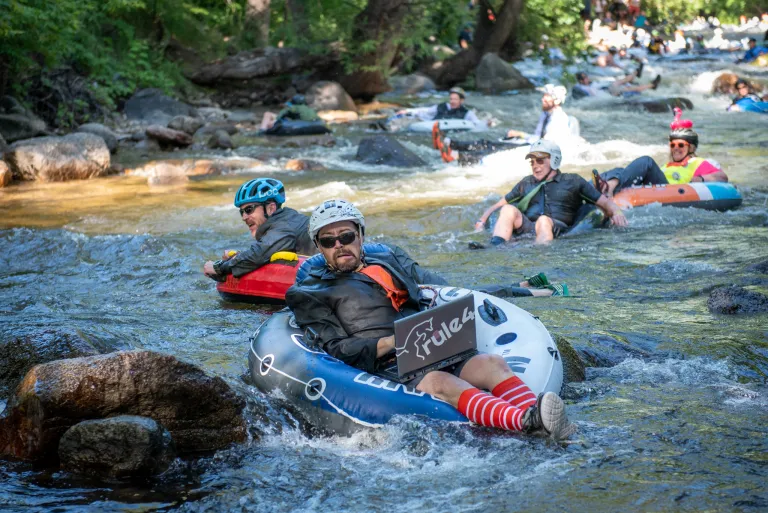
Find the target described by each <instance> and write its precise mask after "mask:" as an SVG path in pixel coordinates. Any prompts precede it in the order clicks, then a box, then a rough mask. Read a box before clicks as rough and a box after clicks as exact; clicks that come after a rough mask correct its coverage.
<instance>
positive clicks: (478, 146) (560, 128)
mask: <svg viewBox="0 0 768 513" xmlns="http://www.w3.org/2000/svg"><path fill="white" fill-rule="evenodd" d="M566 94H567V91H566V89H565V87H563V86H555V85H552V84H547V85H546V86H544V95H543V96H542V97H541V115H540V116H539V122H538V123H537V125H536V129H535V130H534V131H533V133H532V134H526V133H525V132H520V131H518V130H509V131H508V132H507V136H506V138H507V139H509V140H510V141H509V142H510V143H511V144H512V145H518V146H522V145H526V144H531V143H534V142H536V141H538V140H540V139H546V140H548V141H561V142H562V141H564V140H568V139H570V138H573V132H572V130H571V126H570V121H569V119H568V114H566V113H565V111H564V110H563V108H562V104H563V102H565V96H566ZM434 140H435V141H437V142H436V147H437V149H439V150H440V154H441V156H442V158H443V161H445V162H452V161H454V160H456V159H460V158H461V156H462V152H463V153H464V156H463V158H461V160H460V161H459V162H460V163H473V162H475V161H477V160H479V159H480V158H482V157H484V156H485V155H488V154H491V153H495V152H497V151H502V150H508V149H510V147H511V146H510V144H509V143H499V142H492V141H487V140H479V141H471V142H462V141H454V140H452V139H450V138H447V137H446V138H445V139H442V137H441V136H439V137H436V138H434ZM441 140H442V142H441V143H440V142H439V141H441Z"/></svg>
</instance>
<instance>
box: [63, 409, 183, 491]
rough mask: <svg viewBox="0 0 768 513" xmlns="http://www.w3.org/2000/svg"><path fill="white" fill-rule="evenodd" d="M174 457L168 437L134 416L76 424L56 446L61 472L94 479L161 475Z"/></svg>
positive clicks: (146, 419)
mask: <svg viewBox="0 0 768 513" xmlns="http://www.w3.org/2000/svg"><path fill="white" fill-rule="evenodd" d="M175 457H176V454H175V450H174V446H173V440H172V439H171V434H170V433H169V432H168V431H167V430H166V429H165V428H163V426H161V425H160V424H158V423H157V422H155V421H154V420H152V419H150V418H147V417H139V416H135V415H121V416H119V417H111V418H108V419H97V420H86V421H83V422H80V423H79V424H75V425H74V426H72V427H71V428H69V429H68V430H67V431H66V433H64V435H63V436H62V437H61V441H60V442H59V461H60V462H61V468H63V469H65V470H68V471H70V472H76V473H80V474H88V475H92V476H96V477H110V478H124V477H144V476H153V475H157V474H161V473H163V472H165V471H166V470H167V469H168V467H169V466H170V464H171V463H172V462H173V460H174V458H175Z"/></svg>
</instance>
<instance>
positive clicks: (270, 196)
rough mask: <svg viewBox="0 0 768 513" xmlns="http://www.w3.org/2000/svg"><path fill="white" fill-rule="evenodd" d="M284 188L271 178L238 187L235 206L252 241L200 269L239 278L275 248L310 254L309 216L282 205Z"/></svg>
mask: <svg viewBox="0 0 768 513" xmlns="http://www.w3.org/2000/svg"><path fill="white" fill-rule="evenodd" d="M283 203H285V187H284V186H283V184H282V182H280V180H275V179H274V178H256V179H254V180H249V181H247V182H245V183H244V184H243V185H241V186H240V189H238V191H237V194H236V195H235V206H236V207H238V208H239V209H240V217H241V218H242V219H243V222H244V223H245V224H246V225H247V226H248V229H249V230H250V232H251V236H252V237H253V238H254V239H256V240H255V242H254V243H253V244H252V245H251V247H250V248H248V249H247V250H245V251H239V252H235V251H226V252H225V253H224V258H223V259H222V260H217V261H216V262H213V261H210V260H209V261H208V262H206V263H205V265H204V266H203V272H204V273H205V275H206V276H208V277H209V278H212V279H214V280H218V281H221V280H224V279H225V278H226V276H227V275H228V274H232V275H234V276H235V277H240V276H242V275H244V274H246V273H249V272H251V271H254V270H256V269H258V268H259V267H261V266H262V265H264V264H267V263H269V261H270V258H271V257H272V255H274V254H275V253H277V252H279V251H292V252H294V253H299V254H302V255H313V254H315V253H317V248H316V247H315V245H314V244H313V243H312V241H311V240H310V238H309V234H308V232H307V227H308V225H309V218H308V217H307V216H305V215H303V214H300V213H299V212H296V211H295V210H293V209H292V208H286V207H283V206H282V205H283Z"/></svg>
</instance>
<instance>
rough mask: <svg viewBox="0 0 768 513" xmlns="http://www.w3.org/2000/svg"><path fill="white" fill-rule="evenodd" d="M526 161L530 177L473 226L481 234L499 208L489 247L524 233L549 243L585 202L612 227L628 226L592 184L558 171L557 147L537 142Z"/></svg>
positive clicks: (570, 225) (559, 158)
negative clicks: (528, 164)
mask: <svg viewBox="0 0 768 513" xmlns="http://www.w3.org/2000/svg"><path fill="white" fill-rule="evenodd" d="M525 158H527V159H530V161H531V175H530V176H527V177H525V178H523V179H522V180H521V181H520V182H519V183H518V184H517V185H515V186H514V187H513V188H512V190H511V191H510V192H509V193H507V195H506V196H504V197H503V198H502V199H500V200H499V201H498V202H497V203H496V204H494V205H493V206H491V207H490V208H489V209H488V210H486V211H485V212H483V215H482V216H480V219H478V221H477V223H475V229H476V230H477V231H482V230H483V229H484V228H485V223H486V222H487V221H488V218H489V217H490V216H491V214H492V213H493V212H495V211H496V210H499V209H501V212H499V219H498V221H496V226H495V228H494V230H493V238H492V239H491V244H493V245H499V244H503V243H505V242H507V241H509V240H510V239H511V238H512V236H513V235H524V234H526V233H532V234H535V235H536V243H537V244H545V243H548V242H551V241H552V240H553V239H554V238H555V237H557V236H558V235H561V234H563V233H565V232H567V231H568V230H569V229H570V228H571V227H572V226H573V223H574V220H575V217H576V212H577V211H578V210H579V208H581V206H582V204H583V202H584V201H587V202H589V203H594V204H595V205H597V206H598V207H599V208H600V209H601V210H603V212H605V214H606V216H608V217H609V218H610V219H611V223H612V224H614V225H616V226H627V218H626V217H624V214H623V213H622V211H621V209H620V208H619V207H618V206H617V205H616V204H615V203H614V202H613V201H611V200H610V199H608V198H607V197H606V196H604V195H602V194H601V193H600V192H599V191H598V190H597V189H595V187H594V186H593V185H592V184H591V183H589V182H587V181H586V180H585V179H584V178H582V177H581V176H579V175H577V174H573V173H561V172H560V163H561V161H562V159H563V157H562V154H561V153H560V147H559V146H558V145H557V144H555V143H554V142H552V141H546V140H543V139H542V140H540V141H537V142H535V143H534V144H532V145H531V150H530V152H529V153H528V155H526V156H525Z"/></svg>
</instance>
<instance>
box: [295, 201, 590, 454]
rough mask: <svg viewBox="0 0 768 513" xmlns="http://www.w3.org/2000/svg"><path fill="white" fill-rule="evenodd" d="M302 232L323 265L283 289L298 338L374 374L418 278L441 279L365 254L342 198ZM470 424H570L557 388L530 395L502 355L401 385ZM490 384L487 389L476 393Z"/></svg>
mask: <svg viewBox="0 0 768 513" xmlns="http://www.w3.org/2000/svg"><path fill="white" fill-rule="evenodd" d="M309 234H310V237H311V238H312V240H313V241H314V242H315V244H317V246H318V248H319V250H320V252H321V253H322V254H323V256H324V257H325V262H326V264H325V265H323V266H320V267H314V268H311V269H310V270H309V272H308V275H307V277H306V278H304V279H303V280H302V281H300V282H297V283H295V284H294V285H293V286H292V287H291V288H290V289H288V292H287V293H286V297H285V299H286V303H287V304H288V307H289V308H290V309H291V310H292V311H293V313H294V315H295V317H296V322H298V324H299V326H301V327H302V328H303V329H304V330H305V331H306V336H305V340H308V341H310V342H311V343H312V344H314V345H316V346H318V347H320V348H322V349H323V350H324V351H326V352H327V353H328V354H330V355H331V356H333V357H335V358H338V359H340V360H342V361H343V362H345V363H347V364H348V365H351V366H353V367H356V368H358V369H361V370H364V371H366V372H371V373H375V372H376V370H377V369H379V368H381V366H382V365H383V364H384V362H390V361H391V359H392V357H393V355H394V352H395V338H394V322H395V320H397V319H400V318H403V317H406V316H408V315H412V314H414V313H416V312H418V311H419V310H420V307H421V304H420V299H419V290H420V289H419V285H420V284H427V283H431V284H441V283H444V280H442V278H441V277H439V276H437V275H435V274H433V273H430V272H429V271H426V270H424V269H422V268H421V267H419V265H418V264H417V263H416V262H414V261H413V260H412V259H411V258H410V257H408V255H407V254H405V253H404V252H403V251H402V250H399V249H393V251H392V252H391V253H377V254H376V255H374V256H366V255H365V253H364V251H363V237H364V236H365V218H364V217H363V214H362V213H361V212H360V211H359V210H358V209H357V208H356V207H355V206H354V205H352V204H351V203H349V202H347V201H344V200H330V201H325V202H323V203H322V204H321V205H320V206H319V207H317V208H316V209H315V211H314V212H313V213H312V217H311V218H310V222H309ZM407 384H408V385H409V386H414V387H416V389H418V390H420V391H422V392H425V393H428V394H431V395H433V396H435V397H437V398H438V399H440V400H442V401H445V402H447V403H449V404H450V405H452V406H453V407H454V408H456V409H458V410H459V412H461V414H462V415H464V416H466V417H467V418H468V419H469V420H471V421H472V422H475V423H477V424H480V425H483V426H488V427H496V428H502V429H507V430H510V431H523V432H527V433H540V434H543V435H549V436H551V437H553V438H555V439H558V440H562V439H566V438H568V437H569V436H570V435H572V434H573V433H574V432H575V430H576V428H575V426H574V425H573V424H571V423H570V422H568V417H567V415H566V412H565V404H564V403H563V401H562V399H560V397H559V396H558V395H557V394H554V393H552V392H547V393H545V394H541V395H539V397H538V398H537V397H536V396H535V395H534V394H533V392H531V390H530V389H529V388H528V386H527V385H525V383H523V381H522V380H521V379H520V378H518V377H517V376H515V374H514V372H512V370H511V369H510V368H509V365H507V362H506V361H504V359H503V358H502V357H501V356H498V355H491V354H482V353H481V354H477V355H475V356H472V357H471V358H469V359H467V360H464V361H463V362H460V363H458V364H454V365H452V366H449V367H446V368H444V369H443V370H440V371H432V372H429V373H427V374H425V375H424V376H421V377H419V378H415V379H414V380H411V381H410V382H408V383H407ZM483 390H490V393H487V392H483Z"/></svg>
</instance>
